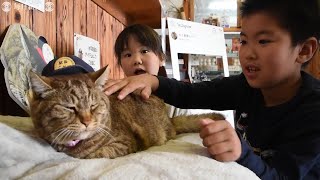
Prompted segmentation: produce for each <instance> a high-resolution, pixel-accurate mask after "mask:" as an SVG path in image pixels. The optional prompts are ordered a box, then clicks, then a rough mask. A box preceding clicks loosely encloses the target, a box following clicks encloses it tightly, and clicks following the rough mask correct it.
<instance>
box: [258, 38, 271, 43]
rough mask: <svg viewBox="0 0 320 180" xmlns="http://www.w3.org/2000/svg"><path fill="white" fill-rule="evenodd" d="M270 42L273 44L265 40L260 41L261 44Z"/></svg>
mask: <svg viewBox="0 0 320 180" xmlns="http://www.w3.org/2000/svg"><path fill="white" fill-rule="evenodd" d="M269 42H271V41H269V40H265V39H262V40H259V44H267V43H269Z"/></svg>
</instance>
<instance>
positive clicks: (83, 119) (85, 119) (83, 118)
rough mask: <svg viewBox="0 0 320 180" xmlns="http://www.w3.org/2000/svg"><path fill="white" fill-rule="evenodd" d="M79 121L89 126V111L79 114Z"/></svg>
mask: <svg viewBox="0 0 320 180" xmlns="http://www.w3.org/2000/svg"><path fill="white" fill-rule="evenodd" d="M80 116H81V117H80V121H81V123H82V124H84V125H85V126H86V127H88V126H89V124H90V123H91V114H90V113H87V112H85V113H81V114H80Z"/></svg>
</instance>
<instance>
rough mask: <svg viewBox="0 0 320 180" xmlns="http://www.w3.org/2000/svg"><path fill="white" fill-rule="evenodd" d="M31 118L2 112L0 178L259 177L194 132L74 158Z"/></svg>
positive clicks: (247, 179) (212, 178)
mask: <svg viewBox="0 0 320 180" xmlns="http://www.w3.org/2000/svg"><path fill="white" fill-rule="evenodd" d="M32 127H33V126H32V123H31V120H30V119H29V118H22V117H13V116H0V179H17V178H19V179H41V180H42V179H46V180H47V179H67V180H71V179H77V180H78V179H112V180H114V179H125V180H128V179H163V180H166V179H168V180H169V179H170V180H171V179H172V180H178V179H197V180H198V179H210V180H214V179H218V180H223V179H226V180H229V179H235V180H238V179H246V180H250V179H259V178H258V177H257V176H256V175H255V174H254V173H253V172H251V171H250V170H249V169H247V168H245V167H243V166H241V165H239V164H237V163H235V162H231V163H221V162H218V161H215V160H214V159H212V158H210V157H209V155H208V153H207V151H206V149H205V148H204V147H203V146H202V144H201V139H200V138H199V135H198V134H196V133H192V134H181V135H179V136H178V137H177V138H176V139H174V140H170V141H168V142H167V143H166V144H165V145H163V146H155V147H152V148H149V149H148V150H146V151H143V152H138V153H135V154H130V155H128V156H124V157H120V158H116V159H106V158H101V159H89V160H84V159H75V158H72V157H70V156H67V155H66V154H64V153H58V152H56V151H55V150H54V149H53V148H51V146H50V145H48V144H47V143H46V142H44V141H42V140H41V139H38V138H37V137H36V136H34V135H33V134H32V133H31V132H32Z"/></svg>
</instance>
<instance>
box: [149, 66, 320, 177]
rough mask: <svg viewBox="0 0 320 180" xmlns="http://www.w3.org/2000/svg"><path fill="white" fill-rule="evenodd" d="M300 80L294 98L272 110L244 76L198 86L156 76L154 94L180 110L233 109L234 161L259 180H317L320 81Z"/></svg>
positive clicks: (319, 172)
mask: <svg viewBox="0 0 320 180" xmlns="http://www.w3.org/2000/svg"><path fill="white" fill-rule="evenodd" d="M301 76H302V84H301V87H300V88H299V89H298V91H297V94H296V95H295V96H294V97H293V98H292V99H291V100H290V101H288V102H286V103H284V104H280V105H277V106H272V107H266V106H264V100H263V96H262V94H261V91H260V90H259V89H254V88H251V87H250V86H249V84H248V83H247V81H246V79H245V77H244V75H243V74H241V75H239V76H232V77H228V78H223V79H215V80H213V81H210V82H201V83H198V84H190V83H183V82H178V81H176V80H174V79H165V78H163V77H158V79H159V88H158V90H157V92H156V93H155V94H156V95H158V96H159V97H160V98H163V99H164V100H165V102H166V103H169V104H171V105H174V106H177V107H179V108H188V109H192V108H196V109H199V108H203V109H213V110H235V111H236V117H235V127H236V130H237V132H238V134H239V137H240V140H241V144H242V153H241V157H240V158H239V159H238V160H237V162H238V163H239V164H241V165H243V166H245V167H247V168H249V169H250V170H252V171H253V172H254V173H256V174H257V175H258V176H259V177H260V178H261V179H320V81H319V80H317V79H315V78H313V77H312V76H311V75H309V74H307V73H305V72H301ZM169 89H170V91H169Z"/></svg>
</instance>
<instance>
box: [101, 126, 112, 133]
mask: <svg viewBox="0 0 320 180" xmlns="http://www.w3.org/2000/svg"><path fill="white" fill-rule="evenodd" d="M101 127H102V129H103V128H105V129H107V130H108V131H109V132H112V131H111V129H110V128H109V127H108V126H106V125H101ZM101 127H99V128H101Z"/></svg>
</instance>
